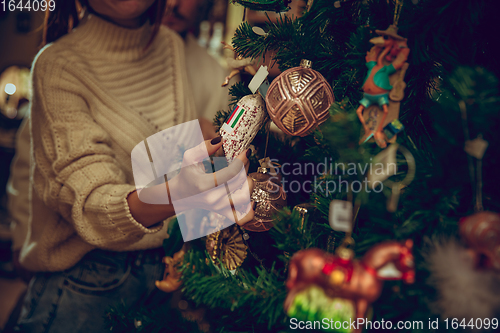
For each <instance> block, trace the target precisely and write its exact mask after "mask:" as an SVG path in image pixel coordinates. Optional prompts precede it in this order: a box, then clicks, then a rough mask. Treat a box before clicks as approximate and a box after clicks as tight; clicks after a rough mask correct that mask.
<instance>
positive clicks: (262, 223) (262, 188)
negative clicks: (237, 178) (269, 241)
mask: <svg viewBox="0 0 500 333" xmlns="http://www.w3.org/2000/svg"><path fill="white" fill-rule="evenodd" d="M249 176H250V177H251V178H252V180H253V181H254V186H255V187H254V190H253V192H252V195H251V196H250V198H251V200H252V201H254V202H255V208H254V212H255V217H254V219H253V220H252V221H250V222H248V223H245V224H244V225H243V226H242V227H243V229H245V230H248V231H256V232H262V231H268V230H269V229H271V228H272V227H273V215H274V214H275V213H276V212H277V211H279V210H281V209H283V208H284V207H285V206H286V193H285V191H284V190H283V187H282V186H281V180H280V178H279V177H278V176H273V175H271V174H270V173H269V169H268V168H259V169H258V171H257V172H254V173H251V174H250V175H249Z"/></svg>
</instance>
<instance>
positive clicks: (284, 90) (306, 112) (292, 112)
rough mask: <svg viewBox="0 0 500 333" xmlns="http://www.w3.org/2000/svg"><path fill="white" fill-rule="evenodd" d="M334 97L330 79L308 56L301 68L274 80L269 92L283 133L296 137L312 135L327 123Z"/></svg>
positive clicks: (272, 114) (270, 107)
mask: <svg viewBox="0 0 500 333" xmlns="http://www.w3.org/2000/svg"><path fill="white" fill-rule="evenodd" d="M334 100H335V97H334V95H333V90H332V88H331V87H330V85H329V84H328V82H326V80H325V78H324V77H323V76H322V75H321V74H320V73H319V72H317V71H315V70H313V69H311V62H310V61H309V60H305V59H304V60H302V61H301V63H300V67H294V68H290V69H288V70H286V71H284V72H283V73H281V74H280V75H279V76H278V77H277V78H276V79H274V81H273V82H272V83H271V85H270V86H269V89H268V91H267V95H266V104H267V111H268V113H269V116H270V117H271V119H272V120H273V122H274V123H275V124H276V126H278V127H279V128H280V129H281V130H282V131H283V132H285V133H286V134H289V135H293V136H306V135H309V134H311V133H312V132H313V131H314V130H315V129H316V128H317V127H318V126H319V125H321V124H322V123H324V122H325V121H326V120H327V119H328V117H329V116H330V113H329V109H330V106H331V105H332V103H333V102H334Z"/></svg>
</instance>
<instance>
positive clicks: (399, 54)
mask: <svg viewBox="0 0 500 333" xmlns="http://www.w3.org/2000/svg"><path fill="white" fill-rule="evenodd" d="M397 31H398V28H397V27H396V26H394V25H391V26H389V28H387V30H375V32H376V33H377V34H379V35H380V36H379V37H375V38H372V39H371V40H370V43H372V44H374V46H373V47H372V48H371V49H370V51H369V52H367V55H366V57H365V59H366V66H367V67H368V74H367V75H366V79H365V82H364V84H363V92H364V94H363V99H361V100H360V101H359V104H360V106H359V107H358V109H357V111H356V113H357V114H358V117H359V120H360V121H361V124H362V125H363V128H364V130H365V134H364V136H363V138H362V139H361V141H360V143H363V142H366V141H368V140H369V139H370V138H371V137H374V139H375V142H376V143H377V145H378V146H379V147H381V148H385V147H386V146H387V142H393V141H395V136H394V139H393V140H391V141H389V140H390V139H392V138H393V135H390V134H389V136H390V137H388V135H386V134H384V133H383V132H382V130H383V129H384V127H385V126H386V125H388V124H391V123H392V122H393V121H394V120H397V119H398V118H399V102H400V101H401V100H402V99H403V96H404V95H403V92H404V88H405V87H406V84H405V83H404V81H403V79H404V74H405V72H406V69H407V68H408V63H406V60H407V59H408V55H409V54H410V49H409V48H408V46H407V44H406V38H403V37H401V36H399V35H398V34H397ZM364 111H366V112H364ZM381 111H382V112H381ZM398 123H399V122H398ZM393 126H398V125H393ZM396 133H397V131H396Z"/></svg>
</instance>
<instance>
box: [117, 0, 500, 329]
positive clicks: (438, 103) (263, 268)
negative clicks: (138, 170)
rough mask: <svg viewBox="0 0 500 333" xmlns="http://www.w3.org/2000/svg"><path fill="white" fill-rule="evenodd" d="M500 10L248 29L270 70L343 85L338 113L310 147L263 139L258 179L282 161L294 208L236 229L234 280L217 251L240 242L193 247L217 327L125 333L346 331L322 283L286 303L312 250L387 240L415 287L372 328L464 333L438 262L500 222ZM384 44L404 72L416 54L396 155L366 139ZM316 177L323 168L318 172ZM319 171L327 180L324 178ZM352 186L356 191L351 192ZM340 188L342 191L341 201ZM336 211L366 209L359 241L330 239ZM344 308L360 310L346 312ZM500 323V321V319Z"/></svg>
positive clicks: (385, 308) (246, 37)
mask: <svg viewBox="0 0 500 333" xmlns="http://www.w3.org/2000/svg"><path fill="white" fill-rule="evenodd" d="M234 2H238V3H240V4H241V5H243V6H246V7H248V8H250V9H257V10H268V11H275V10H276V11H279V10H283V9H284V8H286V5H287V3H288V2H287V1H259V0H255V1H234ZM493 5H494V1H491V0H490V1H486V0H481V1H476V0H460V1H448V0H421V1H418V0H417V1H414V0H413V1H409V0H405V1H403V0H396V1H392V0H391V1H388V0H373V1H353V0H344V1H333V0H315V1H312V0H309V2H308V6H307V8H306V10H305V13H304V15H303V16H302V17H300V18H289V17H286V16H281V17H280V19H278V20H277V21H276V22H272V21H269V23H268V24H266V26H265V27H263V29H264V33H261V34H256V33H255V32H254V30H253V29H252V26H250V24H248V23H247V22H243V23H242V24H241V25H240V27H239V28H238V30H237V31H236V33H235V35H234V38H233V46H234V48H235V51H236V53H237V54H238V55H240V56H242V57H243V58H248V57H250V58H259V57H262V56H263V55H264V54H266V51H272V52H273V55H274V58H273V59H272V60H273V61H276V62H277V63H278V64H279V67H280V70H282V71H285V70H288V69H291V68H295V67H298V66H299V64H300V63H301V61H302V60H304V59H306V60H309V61H310V62H311V63H312V69H313V70H314V71H317V72H319V73H321V75H322V77H323V78H324V79H325V80H326V82H327V84H328V85H329V86H331V89H332V90H333V94H334V96H335V101H334V102H333V103H332V104H331V106H330V108H329V110H328V117H327V119H326V121H324V122H323V123H322V124H321V125H320V126H319V127H318V128H316V129H314V130H313V131H312V132H311V133H309V134H308V135H305V136H300V137H299V136H283V135H277V134H274V133H270V131H269V129H268V128H267V127H263V128H262V129H261V131H260V132H259V133H258V134H257V136H256V138H255V139H254V140H253V142H252V144H253V145H254V146H255V148H256V149H255V151H254V154H253V156H252V161H253V163H252V164H253V165H252V166H251V168H250V172H254V171H256V169H257V167H258V166H259V162H258V161H259V160H261V159H263V158H265V157H269V158H270V159H271V160H272V161H274V162H276V163H277V164H276V165H275V167H276V168H277V169H278V170H279V171H281V174H282V175H281V176H282V179H281V186H282V188H283V190H284V191H285V193H286V197H287V205H288V207H287V208H284V209H282V210H280V211H278V212H276V213H275V214H274V215H273V225H274V227H272V228H271V229H270V230H268V231H265V232H252V231H248V230H245V226H243V228H236V226H235V227H234V228H235V230H238V232H237V233H235V234H234V235H229V236H227V237H229V238H230V237H233V238H234V237H236V238H238V237H240V238H238V241H240V242H243V243H244V246H245V249H246V250H245V251H246V252H245V254H244V255H243V258H242V259H244V260H242V262H241V263H238V265H237V267H236V268H234V267H228V266H229V265H228V261H227V260H226V261H225V260H222V259H221V258H222V255H221V253H215V252H214V248H213V246H212V247H210V246H207V244H208V243H209V242H210V241H212V242H215V243H216V244H219V245H218V246H219V247H224V246H226V247H227V246H229V245H228V243H229V241H227V239H228V238H227V237H226V238H225V240H226V242H225V241H224V240H221V239H220V238H223V234H222V233H221V234H219V235H218V237H219V238H218V239H214V237H213V236H209V237H207V238H203V239H199V240H195V241H192V242H190V248H189V250H188V251H187V252H186V254H185V255H184V260H183V263H182V265H181V267H180V270H181V271H182V275H181V280H182V283H183V284H182V287H181V289H182V291H183V294H184V298H185V299H186V300H189V302H190V303H191V304H192V305H193V306H195V307H202V308H204V310H205V312H204V319H203V320H204V323H206V324H208V326H207V325H206V326H205V327H202V325H195V324H193V323H192V322H189V321H185V320H184V319H180V318H181V317H180V316H177V315H175V314H173V313H172V311H171V310H170V309H168V308H167V307H165V308H155V309H154V310H152V309H150V310H148V309H146V308H142V309H140V310H138V309H115V310H114V311H113V312H111V313H110V316H109V318H110V325H111V326H112V327H113V330H117V331H131V332H132V331H147V332H161V331H167V330H171V329H173V328H174V327H175V328H176V329H177V330H178V331H190V332H191V331H196V330H198V329H204V328H205V329H206V328H207V327H209V329H210V331H211V332H268V331H269V332H279V331H281V332H286V331H296V330H294V329H293V328H294V327H292V326H293V325H292V324H291V317H294V316H297V317H300V316H302V319H300V320H303V321H304V322H305V321H307V320H309V321H314V320H319V321H321V318H332V313H333V314H336V315H339V316H341V317H342V316H344V317H342V318H344V319H342V320H345V318H350V317H352V316H353V314H352V313H350V314H349V311H348V309H347V310H346V313H340V312H342V311H340V312H339V311H338V310H331V311H330V310H329V307H333V306H334V305H335V304H336V303H334V301H332V299H333V298H334V297H332V295H326V294H327V293H326V292H325V291H323V290H322V289H321V288H319V289H318V288H314V287H313V286H312V283H311V287H312V288H310V289H308V292H309V293H308V294H307V293H299V294H297V296H296V297H295V299H294V300H293V301H294V302H295V303H294V306H293V309H292V310H290V308H287V309H286V310H287V311H285V309H284V303H285V299H286V298H287V294H288V292H289V290H288V289H287V285H286V281H287V278H288V275H289V273H290V269H291V268H290V263H291V258H293V255H294V254H296V253H297V252H299V251H301V250H305V249H309V248H318V249H322V250H324V251H326V253H330V254H333V253H335V251H336V250H338V249H344V250H346V249H347V248H348V246H347V245H349V244H347V243H344V242H343V241H344V240H350V237H349V236H352V239H353V240H354V243H355V246H353V249H354V252H355V256H356V258H360V257H363V255H365V254H366V253H367V252H368V251H369V250H370V249H371V248H373V247H374V246H376V245H377V244H380V243H381V242H384V241H387V240H396V241H400V242H404V241H405V240H408V239H411V240H412V242H413V251H412V252H413V257H414V263H415V267H414V270H415V279H414V280H415V281H414V283H411V284H406V283H404V282H403V281H402V280H401V279H398V280H394V281H386V282H385V283H384V286H383V289H381V295H380V297H378V299H377V300H375V301H374V302H373V303H372V304H371V307H370V309H371V310H369V311H368V317H369V318H371V320H373V321H380V320H382V319H383V320H385V321H390V322H391V323H393V325H394V326H395V325H396V323H397V322H399V321H409V322H412V323H413V322H422V323H423V327H418V326H415V327H412V328H410V329H409V328H408V327H406V328H403V327H402V328H401V329H400V330H399V331H412V329H413V330H415V331H432V330H435V331H446V330H447V329H449V330H450V331H451V330H452V326H451V325H450V323H451V322H445V321H443V320H444V319H445V318H444V317H443V316H440V315H442V312H443V311H440V309H439V308H436V307H435V306H434V305H435V304H436V302H438V301H439V298H440V297H441V296H440V295H441V293H440V292H441V291H440V290H439V288H438V287H436V284H433V283H432V282H430V281H432V279H433V273H432V270H431V269H430V267H429V265H428V263H427V261H426V257H427V255H428V253H429V251H432V244H433V242H437V241H438V240H439V239H442V238H450V237H454V238H456V239H460V236H459V235H458V232H459V223H458V221H459V220H460V219H461V218H462V217H466V216H469V215H471V214H473V213H474V212H479V211H483V210H484V211H492V212H499V211H500V200H499V199H500V191H498V189H497V184H499V183H500V179H499V175H498V172H497V170H499V167H500V160H499V156H500V154H499V150H500V146H499V145H498V142H500V140H499V139H500V138H499V136H500V134H499V132H498V131H497V130H496V128H497V126H498V125H499V124H500V116H499V109H500V104H499V99H500V96H499V93H498V81H497V79H496V77H498V75H499V74H500V66H498V64H497V61H496V59H498V55H499V54H498V49H497V48H496V45H495V43H494V42H492V41H494V36H492V34H493V33H494V32H495V31H496V29H494V28H495V19H496V18H495V17H494V13H495V11H494V9H493V8H494V6H493ZM388 27H389V28H388ZM391 27H392V28H391ZM391 29H392V32H391ZM394 32H395V35H392V37H391V33H394ZM384 36H386V37H387V36H388V37H387V38H383V39H385V40H387V39H391V38H396V37H397V38H396V41H403V40H404V43H399V44H397V45H398V48H397V49H396V50H395V51H394V54H390V53H387V57H390V56H393V57H394V58H393V60H394V59H399V58H398V57H400V58H401V59H402V58H403V57H402V56H400V55H399V54H400V52H404V51H401V50H402V49H405V48H407V49H409V50H410V52H409V54H407V57H405V59H403V62H406V63H407V64H408V65H409V66H408V67H407V69H406V67H404V66H403V67H404V68H405V71H406V73H405V74H404V82H405V83H406V88H405V89H404V98H403V99H402V100H401V101H400V102H398V106H399V109H398V110H399V121H400V123H401V124H402V125H403V126H404V130H402V131H399V132H398V130H400V129H401V128H400V127H399V128H398V129H397V130H394V128H392V127H390V126H389V127H387V126H384V128H383V129H382V130H386V131H385V132H381V133H383V135H385V136H386V137H385V138H386V139H387V140H388V141H389V143H390V142H392V141H394V140H396V132H397V140H396V143H392V145H389V147H388V148H385V147H382V148H381V147H380V146H385V145H387V144H388V142H385V143H384V142H377V143H376V142H375V141H374V140H373V138H372V137H370V135H365V134H369V133H364V128H363V125H362V123H361V122H360V119H359V118H360V117H359V115H358V113H359V106H360V102H359V101H360V100H362V98H363V96H364V95H363V90H362V87H365V85H364V84H365V82H366V81H368V80H369V79H370V78H369V75H367V73H368V69H367V61H368V60H371V59H368V58H369V56H367V53H368V54H369V53H370V52H371V51H372V50H373V54H375V56H380V52H381V48H379V49H377V48H376V47H375V46H374V43H373V42H370V41H371V40H373V38H376V37H384ZM394 36H396V37H394ZM398 38H399V39H398ZM381 43H384V42H383V41H382V42H381ZM377 52H378V53H377ZM375 59H376V57H375ZM371 61H373V60H371ZM394 67H396V65H394ZM396 69H397V68H396ZM373 70H379V68H378V67H374V69H373ZM367 76H368V79H367V80H366V81H365V79H366V78H367ZM299 79H300V78H299ZM276 80H277V79H276ZM271 89H272V86H271V88H270V90H268V92H267V93H268V94H269V92H270V91H271ZM325 89H326V88H325ZM231 91H232V94H233V96H234V102H236V101H238V100H240V99H241V98H243V97H244V96H246V95H249V94H251V92H250V91H249V90H248V88H247V87H246V85H244V84H238V85H236V86H233V87H232V88H231ZM365 92H366V91H365ZM264 97H265V96H264ZM391 103H392V102H391ZM290 110H291V109H290ZM290 110H288V112H291V111H290ZM268 111H269V101H268ZM357 111H358V112H357ZM361 111H362V112H361V117H363V116H364V117H365V118H364V119H365V121H366V122H367V123H368V122H369V121H371V120H370V118H369V117H370V115H368V113H369V109H368V106H367V107H365V109H364V110H361ZM382 111H383V108H382V107H381V106H380V108H379V113H380V115H375V118H376V117H382V116H383V112H382ZM391 112H392V111H389V115H388V116H390V115H391ZM228 115H229V112H228V111H221V112H219V115H218V117H217V119H216V120H215V123H216V124H217V125H218V126H219V127H220V126H221V125H222V123H223V121H224V120H225V119H226V118H227V117H228ZM393 120H397V118H396V119H393ZM391 124H393V125H394V124H397V122H396V123H392V122H391ZM283 126H285V125H283ZM294 126H295V125H294ZM285 127H286V126H285ZM376 127H377V126H376ZM287 128H290V127H287ZM377 129H378V128H377ZM377 129H375V132H376V130H377ZM391 131H392V132H391ZM363 135H365V137H364V136H363ZM372 136H375V135H372ZM392 138H393V139H392ZM360 139H361V140H360ZM396 144H397V145H399V146H396ZM471 145H472V146H471ZM486 145H487V148H486ZM391 146H392V147H396V148H395V149H396V150H398V149H399V150H398V151H399V153H396V150H392V152H391V153H390V154H392V156H393V158H394V161H395V163H397V173H396V174H395V175H392V176H391V177H389V178H387V177H386V178H385V179H381V181H380V182H381V183H382V185H381V186H379V187H376V186H372V185H370V184H373V183H374V181H373V179H372V180H371V183H370V181H367V179H368V177H369V176H370V171H368V170H367V168H366V167H365V166H370V165H373V161H377V158H376V156H377V155H378V154H380V153H381V152H384V151H386V150H387V151H389V149H392V148H390V147H391ZM464 146H465V147H466V149H465V150H464ZM398 147H399V148H398ZM467 147H469V148H467ZM470 147H472V148H470ZM485 148H486V150H485ZM387 154H389V153H387ZM378 156H379V157H380V155H378ZM381 163H382V162H381ZM386 164H387V163H386V162H383V163H382V165H384V167H385V165H386ZM308 165H310V166H314V167H313V168H311V169H310V170H309V171H308V169H307V166H308ZM318 165H324V166H325V167H323V168H322V169H321V170H322V171H318V168H317V166H318ZM285 166H287V167H288V170H286V169H285ZM339 166H341V168H340V170H339V168H338V167H339ZM350 168H351V169H350ZM349 170H351V171H352V172H349ZM342 181H344V182H345V184H346V185H345V186H341V184H344V183H342ZM292 184H298V185H297V186H296V187H293V186H292ZM305 184H307V185H305ZM333 184H336V185H337V187H336V188H335V189H334V190H333V189H332V185H333ZM353 184H356V186H355V187H354V186H353ZM358 184H359V185H358ZM384 184H385V186H384ZM358 188H359V190H358ZM398 193H399V194H398ZM397 197H398V198H397ZM332 200H341V201H343V202H346V203H349V205H351V206H350V207H353V208H354V209H353V214H352V218H351V219H350V221H351V223H352V224H351V229H352V234H351V232H349V233H348V234H346V233H345V232H344V231H341V230H339V229H338V228H337V230H333V229H332V227H331V226H330V220H331V217H330V216H329V214H330V213H331V202H332ZM388 202H389V204H388ZM301 204H302V205H301ZM304 204H308V205H304ZM297 205H299V206H298V207H296V206H297ZM294 207H296V208H295V209H293V208H294ZM301 207H302V208H301ZM304 207H306V208H304ZM306 211H307V213H306ZM349 231H351V230H349ZM174 234H175V233H174ZM179 237H180V236H179ZM210 237H212V238H210ZM496 237H497V238H496V239H497V241H498V235H497V236H496ZM217 242H218V243H217ZM181 246H182V241H177V242H175V241H172V239H169V240H167V241H166V242H165V247H166V250H167V255H170V256H172V255H173V253H175V252H177V251H179V249H180V247H181ZM351 247H352V245H351ZM222 251H224V249H223V250H222ZM337 253H338V252H337ZM497 256H498V254H497ZM346 267H347V266H346ZM346 269H347V270H348V267H347V268H346ZM323 272H325V270H323ZM344 281H346V280H344ZM341 284H342V281H341V282H340V285H341ZM337 287H338V286H337ZM340 288H341V286H340ZM456 292H457V293H460V292H461V291H460V290H456ZM492 292H494V291H492ZM311 295H312V296H311ZM333 296H334V295H333ZM308 297H309V298H308ZM339 302H340V301H339ZM338 304H340V305H339V307H341V308H343V309H346V306H345V305H343V303H338ZM497 304H498V303H497ZM347 308H348V307H347ZM494 311H496V315H497V318H498V314H500V309H498V308H496V309H494ZM287 313H288V315H287ZM289 315H290V316H289ZM438 318H440V319H438ZM435 320H441V321H439V325H438V326H432V327H431V326H429V325H430V324H429V323H431V322H434V321H435ZM138 323H139V324H138ZM437 327H439V328H437ZM491 327H493V326H491ZM304 328H305V326H304ZM315 328H318V327H315ZM469 328H470V327H469ZM372 329H373V330H375V328H372ZM393 329H395V327H393ZM331 331H335V329H333V330H331ZM337 331H339V332H340V331H342V330H340V329H339V330H337ZM344 331H346V332H349V330H344ZM366 331H370V328H368V329H366Z"/></svg>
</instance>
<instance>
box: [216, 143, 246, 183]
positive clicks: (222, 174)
mask: <svg viewBox="0 0 500 333" xmlns="http://www.w3.org/2000/svg"><path fill="white" fill-rule="evenodd" d="M247 151H250V150H249V149H248V150H247ZM247 151H245V152H243V153H241V154H240V155H238V156H237V157H236V158H235V159H234V161H232V162H231V164H229V166H227V167H226V168H224V169H222V170H219V171H217V172H215V178H216V180H217V184H219V185H220V184H223V183H227V182H229V181H233V179H234V178H235V177H237V176H238V178H236V179H235V180H237V179H240V180H241V179H244V177H241V176H242V174H244V175H245V177H246V173H247V170H248V164H249V161H248V157H247V156H246V155H247ZM240 177H241V178H240Z"/></svg>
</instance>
